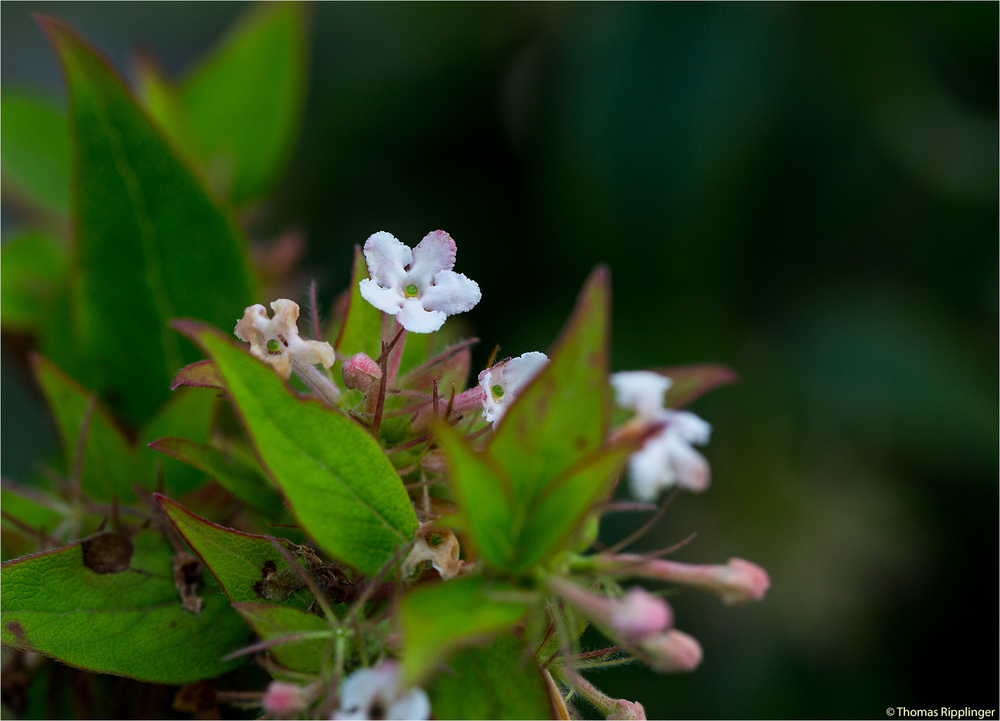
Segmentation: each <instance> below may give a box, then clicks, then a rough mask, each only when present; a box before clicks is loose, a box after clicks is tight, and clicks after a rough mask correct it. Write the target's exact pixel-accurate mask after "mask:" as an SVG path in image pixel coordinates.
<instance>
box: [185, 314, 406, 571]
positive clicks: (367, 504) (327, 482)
mask: <svg viewBox="0 0 1000 721" xmlns="http://www.w3.org/2000/svg"><path fill="white" fill-rule="evenodd" d="M177 327H178V328H180V329H181V330H182V332H184V333H185V334H186V335H187V336H188V337H189V338H191V339H192V340H195V341H196V342H197V343H198V344H199V345H200V346H201V347H202V348H203V349H204V350H205V352H206V353H207V354H208V355H210V356H211V357H212V360H213V361H215V366H216V368H217V369H218V371H219V373H220V375H221V376H222V377H223V379H224V380H225V382H226V387H227V388H228V389H229V393H230V395H231V397H232V399H233V403H234V404H235V406H236V408H237V410H238V412H239V414H240V416H241V418H242V420H243V423H244V425H245V426H246V429H247V432H248V433H249V434H250V436H251V438H252V439H253V442H254V445H255V446H256V448H257V452H258V453H259V455H260V458H261V459H262V460H263V462H264V464H265V465H266V466H267V468H268V469H269V471H270V472H271V475H272V477H273V478H274V479H275V480H276V481H277V483H278V485H279V486H280V487H281V490H282V491H283V492H284V495H285V497H286V498H287V499H288V502H289V504H290V505H291V507H292V512H293V513H294V514H295V516H296V518H298V519H299V522H300V523H301V525H302V527H303V528H304V529H305V530H306V531H308V532H309V534H310V535H311V536H312V538H313V539H314V540H315V541H316V543H317V544H318V545H319V546H320V548H322V549H323V550H324V551H326V552H327V553H328V554H330V555H331V556H333V557H334V558H335V559H337V560H339V561H342V562H344V563H346V564H349V565H351V566H353V567H355V568H356V569H358V570H359V571H361V572H362V573H365V574H368V575H371V574H374V573H376V572H377V571H378V570H379V569H380V568H381V567H382V566H383V565H385V564H386V563H387V562H388V561H389V559H390V558H391V557H392V555H393V554H394V553H395V551H396V549H397V548H398V547H399V545H400V544H403V543H407V542H409V541H411V540H412V539H413V533H414V531H416V529H417V517H416V514H415V513H414V511H413V506H412V504H411V503H410V499H409V496H408V495H407V493H406V489H405V488H403V482H402V481H401V480H400V478H399V476H398V475H397V474H396V471H395V469H393V467H392V464H391V463H390V462H389V459H388V458H386V456H385V454H384V453H383V452H382V449H381V448H380V447H379V445H378V443H376V442H375V440H374V439H373V438H372V437H371V436H370V435H368V433H366V432H365V431H364V429H362V428H361V426H359V425H358V424H356V423H354V422H353V421H351V420H350V419H348V418H347V417H346V416H344V415H342V414H341V413H340V412H338V411H335V410H331V409H329V408H325V407H323V406H321V405H320V404H319V403H317V402H316V401H312V400H306V399H300V398H297V397H296V396H294V395H292V394H291V393H290V392H289V390H288V389H287V388H286V387H285V384H284V383H282V381H281V379H280V378H278V376H276V375H275V374H274V371H272V370H271V368H269V367H268V366H266V365H264V364H263V363H261V362H260V361H258V360H257V359H255V358H253V357H252V356H250V355H249V354H248V353H247V352H246V351H244V350H243V349H241V348H237V347H235V346H234V345H233V344H232V343H230V342H229V340H228V339H226V338H224V337H223V336H222V335H221V334H219V332H218V331H216V330H214V329H211V328H207V327H206V326H204V325H201V324H197V323H182V324H181V323H179V324H177Z"/></svg>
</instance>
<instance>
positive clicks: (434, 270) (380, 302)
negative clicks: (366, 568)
mask: <svg viewBox="0 0 1000 721" xmlns="http://www.w3.org/2000/svg"><path fill="white" fill-rule="evenodd" d="M455 250H456V248H455V241H454V240H452V239H451V236H450V235H448V234H447V233H445V232H444V231H443V230H435V231H434V232H433V233H428V234H427V235H425V236H424V239H423V240H421V241H420V243H418V244H417V247H416V248H414V249H413V250H410V248H409V247H408V246H406V245H403V243H401V242H400V241H398V240H396V238H395V237H393V236H392V235H391V234H389V233H386V232H384V231H382V232H378V233H375V234H374V235H372V236H371V237H370V238H368V240H367V241H365V260H366V261H367V262H368V273H369V275H371V279H368V278H365V279H364V280H362V281H361V297H363V298H364V299H365V300H367V301H368V302H369V303H371V304H372V305H373V306H375V307H376V308H378V309H379V310H380V311H383V312H385V313H388V314H389V315H394V316H396V320H398V321H399V324H400V325H401V326H403V327H404V328H406V330H408V331H410V332H411V333H433V332H434V331H436V330H437V329H438V328H440V327H441V326H442V325H443V324H444V320H445V318H447V317H448V316H449V315H455V314H456V313H464V312H465V311H467V310H471V309H472V307H473V306H474V305H475V304H476V303H478V302H479V299H480V298H481V297H482V294H481V293H480V292H479V285H478V284H477V283H476V282H475V281H474V280H469V279H468V278H466V277H465V276H464V275H462V274H461V273H456V272H454V271H453V270H452V268H453V267H455Z"/></svg>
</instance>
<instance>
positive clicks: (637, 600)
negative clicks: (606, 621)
mask: <svg viewBox="0 0 1000 721" xmlns="http://www.w3.org/2000/svg"><path fill="white" fill-rule="evenodd" d="M673 623H674V614H673V611H672V610H671V609H670V606H669V605H668V604H667V602H666V601H664V600H663V599H662V598H660V597H659V596H654V595H653V594H651V593H650V592H649V591H647V590H646V589H644V588H640V587H638V586H636V587H634V588H630V589H629V590H628V592H627V593H626V594H625V596H624V597H622V598H619V599H615V601H614V605H613V606H612V608H611V627H612V628H614V629H615V630H616V631H618V632H619V633H621V634H622V635H623V636H625V637H627V638H645V637H646V636H649V635H651V634H654V633H660V632H661V631H665V630H666V629H668V628H670V626H672V625H673Z"/></svg>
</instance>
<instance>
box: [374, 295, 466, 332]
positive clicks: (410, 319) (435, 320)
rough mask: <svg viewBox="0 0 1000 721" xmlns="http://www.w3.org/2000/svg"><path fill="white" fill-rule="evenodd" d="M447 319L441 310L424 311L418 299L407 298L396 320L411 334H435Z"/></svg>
mask: <svg viewBox="0 0 1000 721" xmlns="http://www.w3.org/2000/svg"><path fill="white" fill-rule="evenodd" d="M372 305H374V303H373V304H372ZM447 317H448V316H447V314H445V313H442V312H441V311H439V310H424V309H423V307H422V306H421V304H420V301H419V300H417V299H416V298H407V299H406V301H405V302H404V303H403V308H402V310H400V311H399V314H398V315H397V316H396V320H397V321H399V324H400V325H401V326H403V327H404V328H406V330H408V331H409V332H410V333H433V332H434V331H436V330H437V329H438V328H440V327H441V326H443V325H444V321H445V319H446V318H447Z"/></svg>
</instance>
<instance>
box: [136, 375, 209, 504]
mask: <svg viewBox="0 0 1000 721" xmlns="http://www.w3.org/2000/svg"><path fill="white" fill-rule="evenodd" d="M215 401H216V398H215V394H213V393H206V392H204V391H180V392H178V393H174V394H173V396H172V397H171V398H170V400H169V401H167V404H166V405H165V406H163V407H162V408H161V409H160V411H159V412H158V413H157V414H156V415H155V416H154V417H153V419H152V420H151V421H150V422H149V423H147V424H146V426H145V427H144V428H143V429H142V433H141V434H140V436H139V443H140V444H141V446H147V445H149V444H150V443H151V442H152V441H155V440H156V439H157V438H163V437H164V436H174V435H180V434H183V435H184V437H185V438H188V439H190V442H191V443H207V442H208V439H209V434H210V432H211V430H212V423H213V421H214V419H215ZM141 446H140V448H139V455H140V457H141V459H142V461H143V462H144V464H145V466H146V468H147V469H148V472H149V475H150V476H152V477H157V474H156V468H157V466H158V465H160V464H162V468H163V481H164V484H163V487H164V488H165V489H166V491H167V492H168V493H172V494H176V495H181V494H183V493H187V492H188V491H192V490H194V489H195V488H197V487H198V486H200V485H202V484H203V483H205V482H206V481H207V480H208V479H207V478H206V477H205V474H204V473H202V471H204V469H201V470H198V468H199V467H198V466H197V465H196V464H191V465H189V464H187V463H181V462H178V461H177V460H175V459H167V458H164V457H163V456H161V455H159V454H156V453H150V452H149V451H147V450H146V449H145V448H142V447H141ZM181 460H182V461H183V460H184V459H183V458H182V459H181Z"/></svg>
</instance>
